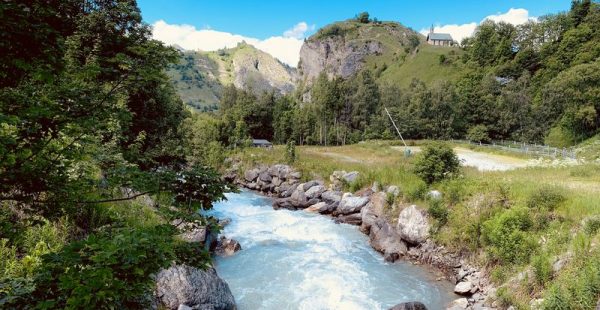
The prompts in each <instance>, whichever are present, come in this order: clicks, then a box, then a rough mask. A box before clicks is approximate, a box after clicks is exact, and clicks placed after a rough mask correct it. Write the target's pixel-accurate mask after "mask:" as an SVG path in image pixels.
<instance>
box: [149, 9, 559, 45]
mask: <svg viewBox="0 0 600 310" xmlns="http://www.w3.org/2000/svg"><path fill="white" fill-rule="evenodd" d="M570 3H571V1H570V0H520V1H517V0H498V1H491V0H463V1H441V0H434V1H402V0H396V1H393V0H375V1H366V0H346V1H339V0H336V1H328V0H320V1H314V0H304V1H285V0H283V1H271V0H268V1H218V0H217V1H202V0H175V1H174V0H139V1H138V4H139V6H140V8H141V10H142V16H143V17H144V19H145V20H146V22H148V23H151V24H152V23H154V22H156V21H158V20H164V21H166V22H168V23H170V24H189V25H193V26H196V27H197V28H205V27H210V28H212V29H215V30H220V31H226V32H231V33H237V34H242V35H244V36H249V37H255V38H259V39H265V38H267V37H270V36H273V35H278V34H281V33H283V31H285V30H286V29H289V28H290V27H292V26H293V25H295V24H296V23H298V22H301V21H304V22H306V23H308V24H310V25H313V24H314V25H316V26H317V27H322V26H324V25H327V24H329V23H331V22H333V21H338V20H343V19H347V18H349V17H352V16H354V15H355V14H356V13H358V12H362V11H367V12H369V13H370V14H371V16H373V17H377V18H378V19H380V20H393V21H399V22H401V23H402V24H404V25H406V26H409V27H412V28H413V29H416V30H418V29H422V28H427V27H429V26H430V25H431V24H432V23H434V24H442V25H443V24H464V23H469V22H473V21H480V20H481V19H482V18H484V17H485V16H488V15H492V14H497V13H503V12H506V11H508V10H509V9H510V8H524V9H527V10H528V11H529V13H530V15H532V16H541V15H544V14H548V13H556V12H560V11H565V10H568V9H569V6H570Z"/></svg>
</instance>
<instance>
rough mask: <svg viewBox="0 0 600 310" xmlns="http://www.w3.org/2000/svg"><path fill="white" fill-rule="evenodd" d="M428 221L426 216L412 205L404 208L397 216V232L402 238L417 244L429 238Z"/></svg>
mask: <svg viewBox="0 0 600 310" xmlns="http://www.w3.org/2000/svg"><path fill="white" fill-rule="evenodd" d="M429 229H430V226H429V222H428V221H427V217H426V216H425V215H423V213H421V211H419V209H417V206H415V205H412V206H410V207H408V208H405V209H404V210H402V211H401V212H400V215H399V216H398V232H399V233H400V236H402V239H404V240H405V241H407V242H409V243H411V244H419V243H422V242H424V241H425V240H427V238H429Z"/></svg>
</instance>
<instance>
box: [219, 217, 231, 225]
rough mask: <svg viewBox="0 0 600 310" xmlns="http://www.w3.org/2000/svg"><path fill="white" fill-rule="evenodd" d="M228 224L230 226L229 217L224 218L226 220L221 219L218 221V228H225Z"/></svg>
mask: <svg viewBox="0 0 600 310" xmlns="http://www.w3.org/2000/svg"><path fill="white" fill-rule="evenodd" d="M229 224H231V218H229V217H226V218H223V219H220V220H219V226H221V227H225V226H227V225H229Z"/></svg>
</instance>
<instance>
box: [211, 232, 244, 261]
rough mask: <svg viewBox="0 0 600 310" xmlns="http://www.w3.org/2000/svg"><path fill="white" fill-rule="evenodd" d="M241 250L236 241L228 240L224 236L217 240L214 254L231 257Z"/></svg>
mask: <svg viewBox="0 0 600 310" xmlns="http://www.w3.org/2000/svg"><path fill="white" fill-rule="evenodd" d="M241 249H242V246H241V245H240V243H239V242H237V241H236V240H234V239H229V238H227V237H225V236H221V238H219V241H218V242H217V247H216V248H215V254H217V255H219V256H231V255H233V254H235V252H237V251H239V250H241Z"/></svg>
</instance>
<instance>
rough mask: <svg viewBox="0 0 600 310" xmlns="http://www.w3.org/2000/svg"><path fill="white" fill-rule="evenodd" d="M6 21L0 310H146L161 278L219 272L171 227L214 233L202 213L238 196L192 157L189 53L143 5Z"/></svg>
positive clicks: (92, 7) (33, 6) (41, 13)
mask: <svg viewBox="0 0 600 310" xmlns="http://www.w3.org/2000/svg"><path fill="white" fill-rule="evenodd" d="M2 16H3V18H2V19H1V20H0V31H1V33H2V36H3V39H2V41H1V42H0V66H1V69H0V93H1V95H0V308H3V309H21V308H23V309H25V308H26V309H31V308H37V309H54V308H61V309H64V308H67V309H115V308H148V307H149V306H150V302H151V301H152V290H153V287H154V281H153V278H152V275H153V274H155V273H156V272H157V271H158V270H159V269H160V268H164V267H168V266H170V265H171V264H172V263H173V262H180V263H183V262H185V263H187V264H190V265H192V266H198V267H201V268H204V267H205V266H206V264H207V263H209V262H210V258H209V257H208V255H207V253H206V252H205V250H204V249H203V248H201V247H200V246H199V245H198V246H193V245H188V244H183V243H182V241H180V240H179V239H178V238H176V237H175V236H176V234H179V232H178V231H177V230H176V228H175V227H174V226H172V225H171V224H170V223H171V221H172V220H173V219H175V218H180V219H186V220H187V221H189V222H196V223H201V224H204V225H207V224H210V223H209V220H208V219H206V218H203V217H201V216H200V215H199V214H198V212H197V211H198V210H199V209H208V208H211V205H212V202H213V201H215V200H219V199H223V198H224V196H223V192H224V190H225V189H226V186H227V185H226V184H225V183H223V182H222V181H221V180H220V178H219V175H218V174H217V173H216V172H215V171H214V170H212V169H211V168H208V167H207V166H205V164H204V162H203V161H200V160H197V159H196V160H195V159H194V158H192V156H193V155H194V154H192V153H191V152H190V149H189V148H187V147H186V144H185V142H186V141H187V140H186V139H185V137H184V136H183V134H182V132H181V128H182V126H183V125H184V124H185V123H186V122H187V119H188V118H189V117H190V113H189V112H188V111H187V110H186V108H185V106H184V104H183V103H182V101H181V100H180V99H179V98H178V96H177V95H176V93H175V91H174V89H173V87H172V86H171V83H170V81H169V78H168V77H167V75H166V74H165V69H167V67H168V66H169V65H170V64H172V63H174V62H176V61H177V59H178V54H177V52H176V51H175V50H173V49H171V48H168V47H165V46H164V45H163V44H162V43H160V42H158V41H155V40H152V39H151V32H150V28H149V27H148V25H146V24H144V23H143V22H142V18H141V15H140V11H139V9H138V8H137V6H136V3H135V1H84V2H82V1H27V2H4V3H3V4H2ZM186 155H190V156H186ZM199 188H202V190H198V189H199ZM150 196H152V197H150ZM155 202H156V203H155Z"/></svg>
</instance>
